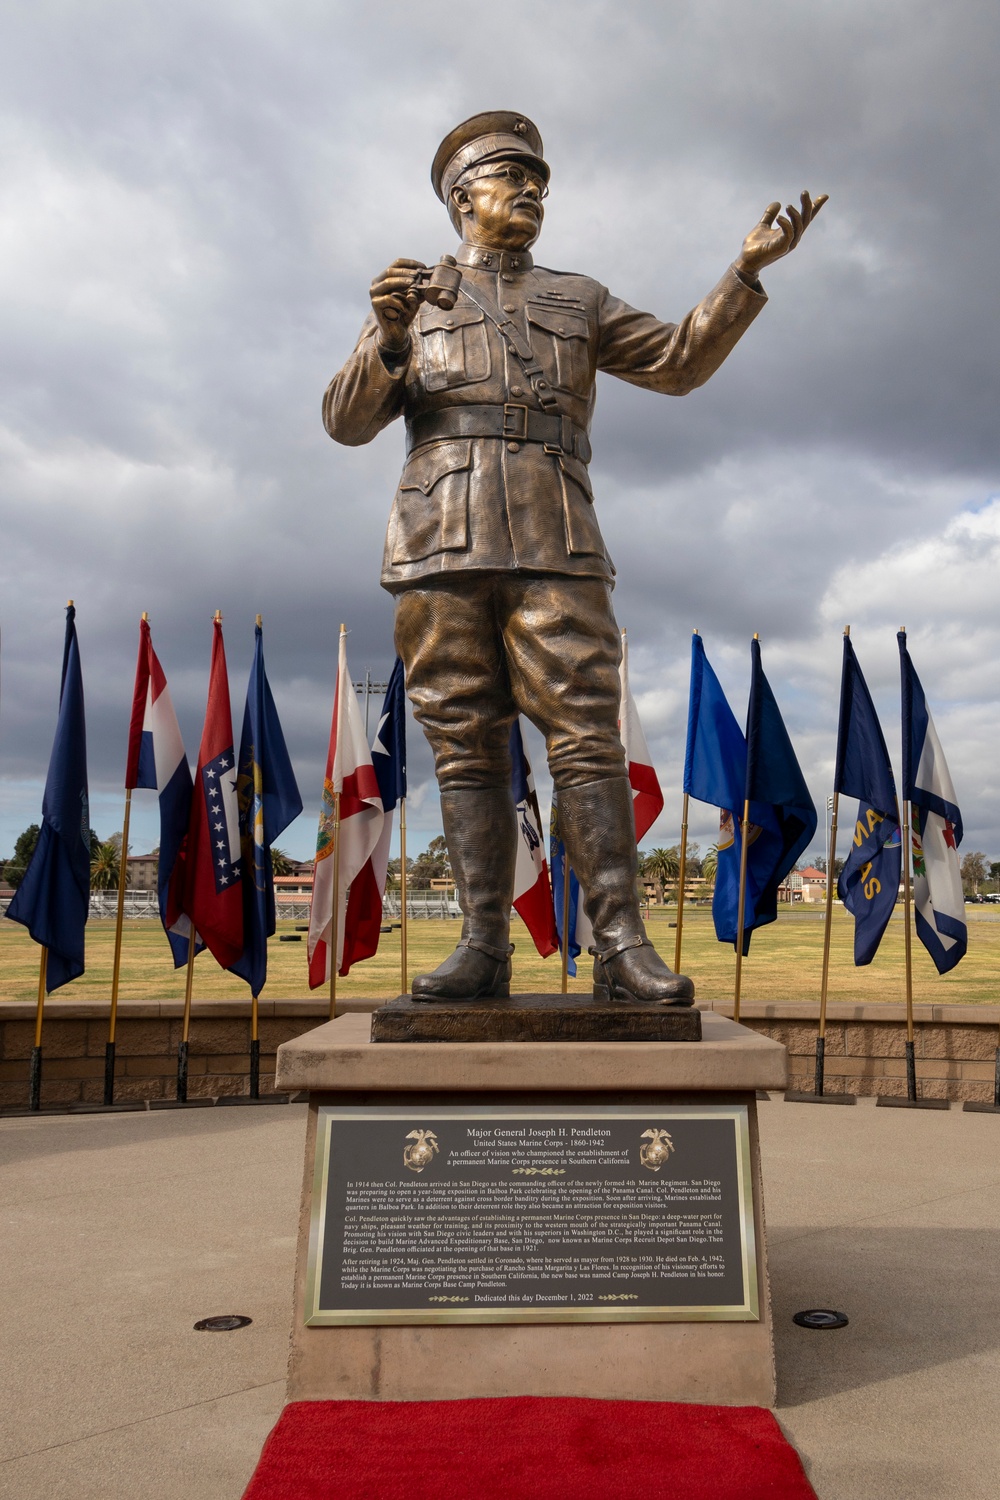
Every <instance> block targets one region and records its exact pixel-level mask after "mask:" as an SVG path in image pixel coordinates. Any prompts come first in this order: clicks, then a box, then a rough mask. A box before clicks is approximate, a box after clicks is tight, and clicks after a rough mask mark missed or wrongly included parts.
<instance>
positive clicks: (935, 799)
mask: <svg viewBox="0 0 1000 1500" xmlns="http://www.w3.org/2000/svg"><path fill="white" fill-rule="evenodd" d="M896 639H897V641H898V642H899V665H900V669H901V671H902V678H903V682H902V686H903V797H904V799H905V800H906V801H907V802H909V804H910V822H911V825H912V836H913V906H914V911H915V914H916V924H917V937H918V938H919V939H920V941H921V942H922V943H923V945H924V947H925V948H926V949H927V951H928V953H929V954H930V956H931V958H932V959H933V960H934V964H935V967H936V968H937V971H938V973H939V974H947V972H948V970H949V969H953V968H954V967H955V965H956V964H957V963H958V962H959V960H960V959H962V958H964V957H965V952H966V948H967V946H968V934H969V929H968V927H967V926H966V921H965V896H964V894H963V891H962V873H961V867H960V865H959V860H958V846H959V844H960V843H961V842H962V813H961V810H960V808H959V806H958V799H957V797H956V795H955V788H954V786H953V785H952V780H951V775H950V773H949V771H948V763H947V761H946V760H945V758H944V751H943V750H942V748H941V741H940V740H939V739H938V737H937V730H936V729H935V728H934V720H933V719H932V718H931V712H930V709H929V708H928V707H927V700H926V698H925V697H924V690H923V688H922V687H921V686H920V679H919V677H918V676H917V674H916V672H915V671H914V670H913V663H912V661H911V660H910V653H909V652H908V651H907V649H906V632H905V631H900V632H899V635H898V636H897V637H896Z"/></svg>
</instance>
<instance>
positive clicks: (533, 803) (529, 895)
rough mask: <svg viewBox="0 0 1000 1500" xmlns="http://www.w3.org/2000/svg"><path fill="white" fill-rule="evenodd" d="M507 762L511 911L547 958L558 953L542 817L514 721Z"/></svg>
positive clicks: (519, 730) (522, 741)
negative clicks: (513, 853)
mask: <svg viewBox="0 0 1000 1500" xmlns="http://www.w3.org/2000/svg"><path fill="white" fill-rule="evenodd" d="M510 759H511V768H512V781H513V789H514V805H515V809H516V815H517V861H516V864H515V866H514V910H515V911H516V912H517V914H518V916H519V917H520V918H521V920H522V922H523V923H524V925H525V927H527V929H528V931H529V932H530V933H531V940H532V942H533V943H534V945H535V947H536V948H537V949H538V951H539V953H540V954H541V955H542V957H543V958H548V956H549V954H550V953H558V952H559V933H558V931H557V930H556V922H555V913H554V911H553V908H552V888H551V886H550V885H549V868H548V865H547V864H546V862H545V849H544V846H543V844H542V817H541V813H540V812H539V810H538V798H537V797H536V795H535V783H534V779H533V777H532V775H531V766H530V765H529V764H528V757H527V755H526V754H525V753H524V740H523V739H522V737H521V726H520V724H519V722H518V720H517V719H515V720H514V722H513V724H512V725H511V726H510Z"/></svg>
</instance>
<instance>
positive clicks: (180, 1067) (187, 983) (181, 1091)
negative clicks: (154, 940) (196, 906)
mask: <svg viewBox="0 0 1000 1500" xmlns="http://www.w3.org/2000/svg"><path fill="white" fill-rule="evenodd" d="M188 922H189V923H190V925H191V935H190V937H189V938H188V959H187V974H186V976H185V979H184V1020H183V1021H182V1023H181V1039H180V1041H179V1042H178V1044H177V1101H178V1103H179V1104H184V1103H186V1101H187V1096H188V1038H189V1037H190V1035H191V990H192V987H193V985H194V944H195V930H194V922H193V921H192V920H191V918H190V917H188Z"/></svg>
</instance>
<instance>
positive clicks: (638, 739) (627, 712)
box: [618, 630, 663, 844]
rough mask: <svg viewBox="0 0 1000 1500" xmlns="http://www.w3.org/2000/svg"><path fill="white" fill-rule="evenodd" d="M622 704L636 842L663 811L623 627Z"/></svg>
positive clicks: (620, 715)
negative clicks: (632, 683) (631, 680)
mask: <svg viewBox="0 0 1000 1500" xmlns="http://www.w3.org/2000/svg"><path fill="white" fill-rule="evenodd" d="M619 674H620V676H621V705H620V707H619V710H618V731H619V733H620V735H621V739H622V744H623V745H624V746H625V765H626V767H627V770H628V779H629V785H630V786H631V788H632V812H633V814H634V816H635V841H636V843H637V844H638V843H639V842H640V841H641V840H642V839H643V838H645V836H646V834H647V833H648V832H649V830H650V829H651V828H652V826H653V824H654V823H655V822H656V820H657V818H658V817H659V816H660V813H661V812H662V811H663V793H662V792H661V791H660V783H659V781H658V780H657V776H656V772H655V771H654V769H653V757H652V756H651V755H650V753H649V746H648V745H647V744H646V736H645V735H644V734H643V732H642V725H641V724H640V723H639V713H638V710H637V709H636V706H635V700H634V699H633V697H632V692H631V689H630V688H629V685H628V637H627V636H626V634H625V632H624V630H623V631H622V660H621V667H620V668H619Z"/></svg>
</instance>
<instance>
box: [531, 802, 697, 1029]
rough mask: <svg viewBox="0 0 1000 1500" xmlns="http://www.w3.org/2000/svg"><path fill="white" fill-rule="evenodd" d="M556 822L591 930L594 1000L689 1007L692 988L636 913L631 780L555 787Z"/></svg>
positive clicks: (636, 872) (635, 866) (637, 896)
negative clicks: (664, 956)
mask: <svg viewBox="0 0 1000 1500" xmlns="http://www.w3.org/2000/svg"><path fill="white" fill-rule="evenodd" d="M559 827H560V829H561V831H562V835H563V838H564V839H565V841H566V848H567V851H568V853H569V860H570V864H571V865H572V867H573V869H574V870H575V871H576V874H577V878H578V879H579V881H580V884H581V885H582V886H583V893H584V906H585V908H586V912H587V916H588V917H589V918H590V921H591V925H592V926H593V929H594V946H593V947H592V948H591V950H590V951H591V953H592V954H593V955H594V999H595V1000H622V1001H635V1000H639V1001H648V1002H652V1003H654V1004H659V1005H691V1004H692V1002H693V1000H694V985H693V984H692V982H691V980H690V979H688V978H686V977H685V975H683V974H675V973H674V972H673V970H672V969H668V968H667V966H666V964H665V963H664V962H663V960H662V958H660V956H659V954H658V953H657V951H656V949H655V948H654V947H653V945H652V943H651V942H650V941H649V938H648V937H647V936H646V929H645V926H644V925H643V921H642V917H641V916H640V914H639V893H638V889H637V885H636V882H637V880H638V874H639V867H638V860H637V857H636V848H635V821H634V815H633V812H632V788H631V786H630V785H629V783H628V779H627V778H626V777H624V776H615V777H609V778H608V779H607V780H605V781H590V782H588V783H587V784H586V785H585V786H574V787H569V788H567V790H565V791H562V790H560V792H559Z"/></svg>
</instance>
